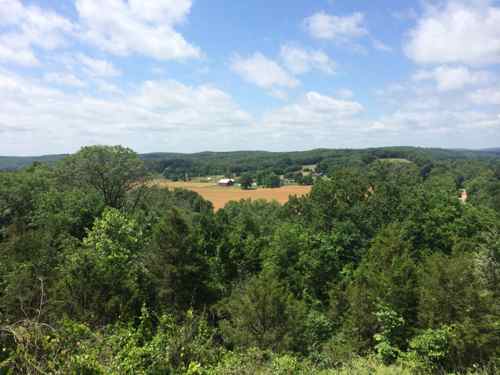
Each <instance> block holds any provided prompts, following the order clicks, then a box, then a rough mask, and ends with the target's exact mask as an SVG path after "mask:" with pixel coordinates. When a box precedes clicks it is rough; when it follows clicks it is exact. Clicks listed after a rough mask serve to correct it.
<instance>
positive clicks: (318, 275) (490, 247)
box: [0, 146, 500, 375]
mask: <svg viewBox="0 0 500 375" xmlns="http://www.w3.org/2000/svg"><path fill="white" fill-rule="evenodd" d="M398 158H399V159H406V160H405V162H400V161H397V160H396V161H390V162H388V160H391V159H398ZM214 159H215V160H211V158H210V155H209V154H207V155H202V154H199V155H198V156H197V157H196V158H193V159H192V160H190V159H189V158H187V159H186V158H179V157H178V155H175V156H172V157H165V155H156V156H150V157H145V156H144V155H142V156H141V157H140V156H139V155H137V154H136V153H135V152H133V151H132V150H130V149H127V148H124V147H121V146H91V147H84V148H82V149H81V150H80V151H79V152H78V153H76V154H74V155H70V156H67V157H64V158H63V159H62V160H56V161H52V162H51V163H34V164H32V165H30V166H28V167H24V168H22V169H19V170H16V171H4V172H0V301H1V303H0V374H18V373H19V374H190V375H195V374H324V375H327V374H426V373H470V374H476V373H477V374H495V373H497V371H498V369H499V367H500V287H499V285H500V283H499V281H500V263H499V262H500V158H499V157H498V155H497V154H496V153H495V152H493V151H491V152H486V153H481V156H480V157H479V156H477V153H473V152H469V151H448V150H425V149H411V148H389V149H372V150H359V151H356V152H355V151H352V150H351V151H342V150H337V151H335V150H314V151H311V152H310V154H304V153H287V154H286V155H281V154H279V155H278V154H269V155H266V153H258V154H255V155H251V154H248V153H242V154H241V155H240V158H239V159H238V157H236V154H233V155H232V156H231V157H228V158H224V157H221V155H218V156H217V157H215V156H214ZM172 160H174V161H175V162H172ZM245 161H246V163H245ZM183 163H184V164H183ZM190 163H191V164H190ZM306 164H317V169H318V170H319V171H320V172H321V175H320V176H318V177H317V178H316V179H315V181H314V186H313V188H312V190H311V193H310V194H309V195H307V196H304V197H300V198H298V197H291V198H290V200H289V202H288V203H287V204H285V205H283V206H281V205H279V204H277V203H272V202H266V201H255V202H252V201H240V202H230V203H229V204H227V205H226V207H224V208H223V209H220V210H218V211H217V212H215V211H214V210H213V207H212V204H211V203H210V202H208V201H205V200H204V199H203V198H202V197H201V196H199V195H198V194H196V193H194V192H191V191H187V190H181V189H176V190H168V189H162V188H158V187H155V186H153V185H152V184H148V180H149V179H150V178H151V177H152V175H153V174H156V175H157V174H163V175H164V176H167V177H172V176H177V175H182V174H184V175H185V174H186V173H192V174H197V175H204V174H206V175H210V174H218V173H222V174H234V175H239V174H241V173H254V172H256V171H259V170H262V169H264V170H272V171H273V172H274V173H276V174H282V173H289V172H293V170H295V169H297V168H298V167H299V166H302V165H306ZM287 168H289V169H287ZM292 169H293V170H292ZM187 171H189V172H187ZM281 172H282V173H281ZM463 192H466V193H467V199H459V197H460V196H461V194H462V193H463Z"/></svg>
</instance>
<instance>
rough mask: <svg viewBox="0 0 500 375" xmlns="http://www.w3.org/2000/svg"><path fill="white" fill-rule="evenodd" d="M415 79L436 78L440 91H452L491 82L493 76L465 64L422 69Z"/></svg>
mask: <svg viewBox="0 0 500 375" xmlns="http://www.w3.org/2000/svg"><path fill="white" fill-rule="evenodd" d="M413 79H414V80H416V81H423V80H434V81H435V82H436V84H437V89H438V90H439V91H451V90H460V89H463V88H464V87H466V86H472V85H480V84H485V83H488V82H491V80H492V79H493V76H492V74H491V73H489V72H487V71H473V70H471V69H469V68H467V67H465V66H439V67H437V68H435V69H433V70H420V71H418V72H417V73H416V74H415V75H414V76H413Z"/></svg>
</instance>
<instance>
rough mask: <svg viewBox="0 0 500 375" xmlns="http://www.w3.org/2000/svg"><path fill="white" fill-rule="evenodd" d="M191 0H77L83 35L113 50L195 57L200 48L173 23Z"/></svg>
mask: <svg viewBox="0 0 500 375" xmlns="http://www.w3.org/2000/svg"><path fill="white" fill-rule="evenodd" d="M191 5H192V2H191V0H149V1H141V0H132V1H128V2H127V1H124V0H108V1H101V0H77V1H76V8H77V11H78V14H79V16H80V21H81V23H82V26H83V28H84V33H83V35H84V38H85V39H86V40H87V41H89V42H91V43H93V44H95V45H96V46H98V47H99V48H101V49H103V50H105V51H107V52H110V53H113V54H116V55H124V56H126V55H131V54H139V55H145V56H149V57H152V58H155V59H158V60H179V59H186V58H199V57H200V56H201V51H200V50H199V48H198V47H195V46H193V45H191V44H190V43H189V42H187V41H186V40H185V39H184V37H183V36H182V35H181V34H180V33H179V32H177V31H176V30H175V29H174V27H175V25H176V24H178V23H180V22H182V21H183V20H184V19H185V17H186V16H187V14H188V13H189V11H190V9H191Z"/></svg>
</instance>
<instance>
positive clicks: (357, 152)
mask: <svg viewBox="0 0 500 375" xmlns="http://www.w3.org/2000/svg"><path fill="white" fill-rule="evenodd" d="M65 156H67V155H66V154H58V155H43V156H0V170H16V169H20V168H23V167H26V166H29V165H31V164H32V163H33V162H42V163H54V162H56V161H58V160H61V159H62V158H64V157H65ZM140 156H141V158H142V159H143V160H144V161H145V162H146V163H147V164H158V163H163V164H164V163H166V165H165V166H167V165H168V164H169V162H171V161H175V162H176V163H178V162H184V163H188V164H191V163H197V164H198V163H203V164H205V163H206V164H212V165H213V164H218V165H221V166H229V165H238V164H248V163H250V164H260V163H262V164H264V165H265V164H274V163H275V162H276V161H279V160H281V161H283V160H285V161H286V160H290V161H292V162H296V163H302V164H316V163H318V162H320V161H322V160H325V159H339V160H340V159H343V158H346V157H347V158H352V157H355V158H362V157H375V158H392V159H408V160H411V161H419V160H420V161H422V160H445V159H483V158H497V157H500V148H488V149H483V150H464V149H460V150H457V149H455V150H452V149H439V148H422V147H406V146H401V147H380V148H366V149H326V148H325V149H314V150H308V151H288V152H271V151H229V152H212V151H204V152H197V153H191V154H185V153H173V152H153V153H146V154H141V155H140Z"/></svg>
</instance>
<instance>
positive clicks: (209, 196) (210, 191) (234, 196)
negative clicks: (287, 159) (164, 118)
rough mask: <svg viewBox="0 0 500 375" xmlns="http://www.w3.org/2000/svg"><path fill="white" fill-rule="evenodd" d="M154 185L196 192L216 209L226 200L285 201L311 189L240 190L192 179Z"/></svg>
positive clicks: (304, 187)
mask: <svg viewBox="0 0 500 375" xmlns="http://www.w3.org/2000/svg"><path fill="white" fill-rule="evenodd" d="M154 183H155V184H156V185H159V186H164V187H167V188H169V189H175V188H182V189H188V190H192V191H195V192H197V193H198V194H200V195H201V196H202V197H203V198H205V199H206V200H209V201H210V202H212V204H213V205H214V208H215V209H216V210H219V209H221V208H223V207H224V206H225V205H226V203H227V202H230V201H239V200H241V199H252V200H255V199H265V200H267V201H273V200H274V201H277V202H279V203H281V204H283V203H286V202H287V201H288V198H289V196H290V195H296V196H302V195H305V194H308V193H309V192H310V191H311V186H299V185H288V186H282V187H280V188H276V189H268V188H258V189H253V190H242V189H241V188H240V187H238V186H231V187H225V186H218V185H217V184H216V183H215V182H192V181H186V182H185V181H176V182H174V181H169V180H156V181H155V182H154Z"/></svg>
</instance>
